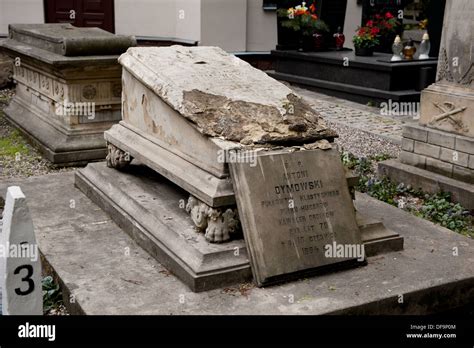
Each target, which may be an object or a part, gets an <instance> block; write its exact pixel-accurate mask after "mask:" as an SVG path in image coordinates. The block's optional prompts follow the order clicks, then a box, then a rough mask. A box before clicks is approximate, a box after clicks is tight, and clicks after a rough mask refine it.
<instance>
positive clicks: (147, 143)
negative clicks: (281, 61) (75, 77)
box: [105, 46, 336, 207]
mask: <svg viewBox="0 0 474 348" xmlns="http://www.w3.org/2000/svg"><path fill="white" fill-rule="evenodd" d="M119 62H120V64H122V66H123V68H124V69H123V84H124V94H123V113H122V118H123V120H122V121H121V122H120V123H119V124H118V125H115V126H114V127H112V128H111V129H110V130H109V131H107V132H106V133H105V138H106V140H107V142H108V143H109V144H110V146H109V159H110V161H109V163H110V165H111V166H121V165H123V164H125V163H124V160H125V156H120V154H119V153H117V152H116V151H117V150H116V149H115V148H118V149H120V150H121V151H122V152H123V153H126V154H128V155H131V156H132V157H134V158H137V159H139V160H140V162H142V163H145V164H146V165H147V166H149V167H151V168H153V169H154V170H156V171H158V172H159V173H160V174H162V175H163V176H165V177H167V178H168V179H169V180H171V181H172V182H174V183H175V184H177V185H178V186H181V187H182V188H183V189H185V190H186V191H188V192H189V193H190V194H192V195H194V196H195V197H196V198H198V199H199V200H201V201H202V202H204V203H206V204H207V205H209V206H210V207H221V206H226V205H231V204H235V196H234V191H233V189H232V184H231V181H230V180H229V168H228V163H227V161H225V160H223V159H225V158H228V157H229V156H230V155H232V153H233V151H246V150H250V151H259V150H268V149H272V148H281V147H285V146H288V145H290V146H292V145H306V146H310V144H313V143H316V145H318V144H320V143H319V141H321V140H323V143H324V142H326V143H327V142H328V141H330V142H332V141H333V139H334V137H336V134H335V133H334V132H333V131H331V130H330V129H328V128H327V127H326V125H325V123H324V121H323V120H322V119H321V118H320V117H319V115H318V114H317V113H316V112H315V111H314V110H313V109H312V108H311V107H310V106H309V105H308V104H307V103H306V102H305V101H303V100H302V99H301V98H300V97H298V96H296V95H295V94H293V92H292V91H291V90H290V89H289V88H288V87H287V86H285V85H283V84H281V83H279V82H277V81H276V80H274V79H272V78H270V77H269V76H267V74H265V73H264V72H262V71H260V70H257V69H255V68H253V67H252V66H250V65H249V64H248V63H246V62H244V61H242V60H241V59H239V58H237V57H235V56H232V55H229V54H228V53H226V52H224V51H223V50H221V49H220V48H217V47H192V48H189V47H182V46H172V47H168V48H132V49H129V50H128V51H127V53H125V54H123V55H122V56H121V57H120V59H119ZM125 162H126V161H125Z"/></svg>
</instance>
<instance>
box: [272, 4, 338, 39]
mask: <svg viewBox="0 0 474 348" xmlns="http://www.w3.org/2000/svg"><path fill="white" fill-rule="evenodd" d="M278 16H279V17H282V18H287V19H286V20H283V21H282V22H281V25H282V26H283V27H285V28H290V29H293V30H294V31H298V32H301V33H302V35H304V36H311V35H313V34H314V33H327V32H329V28H328V26H327V25H326V23H324V22H323V21H322V20H321V19H319V18H318V16H317V15H316V6H315V5H314V3H313V4H311V5H310V6H309V7H307V6H306V2H303V3H302V4H301V5H298V6H295V7H294V8H293V7H291V8H289V9H280V10H278Z"/></svg>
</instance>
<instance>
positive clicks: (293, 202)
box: [230, 149, 363, 285]
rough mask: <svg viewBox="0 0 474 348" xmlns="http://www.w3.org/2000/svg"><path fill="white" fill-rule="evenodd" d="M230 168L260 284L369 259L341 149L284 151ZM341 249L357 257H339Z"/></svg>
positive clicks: (257, 280) (247, 241)
mask: <svg viewBox="0 0 474 348" xmlns="http://www.w3.org/2000/svg"><path fill="white" fill-rule="evenodd" d="M230 167H231V172H232V177H233V181H234V183H235V186H236V187H238V190H236V198H237V206H238V208H239V217H240V220H241V222H242V225H243V231H244V235H245V240H246V244H247V249H248V251H249V255H250V262H251V265H252V271H253V274H254V278H255V280H256V282H257V284H258V285H264V284H267V283H272V282H275V281H278V280H282V279H285V278H288V277H292V275H296V274H297V272H308V271H311V270H314V269H317V268H320V267H322V266H327V265H331V264H335V263H340V262H344V261H348V260H354V259H357V258H361V260H363V254H361V253H360V252H362V251H363V249H360V248H361V245H362V244H361V240H360V233H359V228H358V226H357V223H356V219H355V211H354V207H353V205H352V199H351V196H350V193H349V189H348V185H347V181H346V178H345V175H344V169H343V167H342V164H341V161H340V158H339V153H338V151H337V150H335V149H331V150H320V149H317V150H308V151H296V152H282V151H278V152H274V153H270V154H265V155H260V156H259V157H258V164H257V166H250V165H248V164H245V163H232V164H230ZM338 245H341V246H342V247H344V248H349V247H350V248H354V249H353V251H354V253H352V252H350V253H349V254H348V253H346V252H343V253H342V254H341V253H340V254H336V253H333V252H332V251H336V250H334V247H335V246H336V247H337V246H338ZM336 249H337V248H336ZM339 249H340V248H339ZM357 251H359V253H358V252H357Z"/></svg>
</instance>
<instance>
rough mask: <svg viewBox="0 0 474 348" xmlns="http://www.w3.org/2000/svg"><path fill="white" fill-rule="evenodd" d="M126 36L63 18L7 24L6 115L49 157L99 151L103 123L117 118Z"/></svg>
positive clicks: (84, 156)
mask: <svg viewBox="0 0 474 348" xmlns="http://www.w3.org/2000/svg"><path fill="white" fill-rule="evenodd" d="M135 45H136V39H135V38H134V37H132V36H122V35H114V34H111V33H109V32H107V31H104V30H102V29H99V28H78V27H74V26H72V25H71V24H63V23H59V24H11V25H10V26H9V38H8V39H7V40H3V41H2V42H1V43H0V50H2V51H3V52H5V53H6V54H8V55H9V56H10V58H12V59H13V61H14V67H13V68H14V69H13V78H14V80H15V81H16V83H17V86H16V94H15V96H14V98H13V99H12V101H11V103H10V105H9V106H8V107H7V108H6V109H5V114H6V116H7V118H8V119H9V120H10V121H11V122H12V123H13V124H15V125H16V126H17V127H18V128H19V129H20V130H22V131H23V132H24V133H25V134H26V135H27V136H28V138H29V139H30V140H31V141H32V142H34V143H35V144H36V145H37V146H38V148H39V149H40V150H41V151H42V152H43V153H44V154H45V156H46V158H48V159H49V160H50V161H51V162H53V163H55V164H60V165H77V164H84V163H87V162H89V161H93V160H100V159H103V158H105V155H106V146H105V141H104V137H103V133H104V131H105V130H107V129H109V128H110V127H111V126H112V125H113V124H115V123H117V122H118V121H119V120H120V119H121V92H122V84H121V66H120V65H119V63H118V61H117V59H118V57H119V55H120V54H121V53H123V52H125V51H126V50H127V49H128V48H129V47H131V46H135Z"/></svg>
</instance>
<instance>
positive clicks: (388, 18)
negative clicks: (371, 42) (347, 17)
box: [366, 12, 400, 36]
mask: <svg viewBox="0 0 474 348" xmlns="http://www.w3.org/2000/svg"><path fill="white" fill-rule="evenodd" d="M399 25H400V22H399V21H398V20H397V19H396V18H395V17H394V15H393V14H391V13H390V12H387V13H385V15H380V14H376V15H375V17H374V18H373V19H371V20H369V21H368V22H367V24H366V26H367V27H369V28H371V29H372V28H377V29H378V30H379V33H378V35H382V36H385V35H388V34H392V33H395V32H396V31H397V28H398V26H399Z"/></svg>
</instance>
